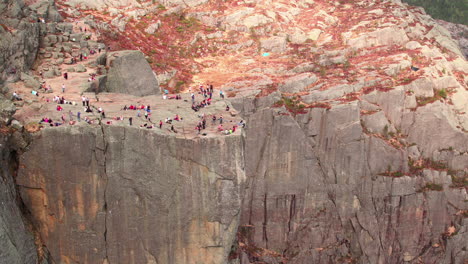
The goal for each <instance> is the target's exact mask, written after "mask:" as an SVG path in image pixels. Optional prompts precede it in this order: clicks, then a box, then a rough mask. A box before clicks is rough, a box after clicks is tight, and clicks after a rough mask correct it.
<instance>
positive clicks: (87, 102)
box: [86, 97, 89, 107]
mask: <svg viewBox="0 0 468 264" xmlns="http://www.w3.org/2000/svg"><path fill="white" fill-rule="evenodd" d="M86 106H87V107H89V97H86Z"/></svg>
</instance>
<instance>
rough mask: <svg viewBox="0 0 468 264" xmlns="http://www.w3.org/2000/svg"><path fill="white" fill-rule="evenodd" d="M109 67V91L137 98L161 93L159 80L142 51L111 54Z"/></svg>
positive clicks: (124, 51)
mask: <svg viewBox="0 0 468 264" xmlns="http://www.w3.org/2000/svg"><path fill="white" fill-rule="evenodd" d="M107 66H109V72H108V74H107V82H106V89H107V91H109V92H115V93H125V94H132V95H137V96H146V95H153V94H159V93H160V90H159V83H158V80H157V79H156V76H155V74H154V73H153V70H152V69H151V67H150V65H149V64H148V62H147V61H146V59H145V57H144V55H143V53H142V52H141V51H135V50H123V51H116V52H111V53H109V54H108V56H107Z"/></svg>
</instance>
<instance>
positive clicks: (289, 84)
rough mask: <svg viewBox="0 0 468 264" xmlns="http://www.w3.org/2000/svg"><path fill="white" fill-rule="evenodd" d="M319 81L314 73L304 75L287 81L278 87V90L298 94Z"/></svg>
mask: <svg viewBox="0 0 468 264" xmlns="http://www.w3.org/2000/svg"><path fill="white" fill-rule="evenodd" d="M317 80H318V78H317V76H315V74H313V73H302V74H298V75H296V76H294V77H291V78H288V79H286V80H285V81H284V83H283V84H281V85H280V86H279V87H278V89H279V90H280V91H281V92H283V93H298V92H301V91H304V90H305V89H306V88H307V87H309V86H310V85H311V84H314V83H315V82H316V81H317Z"/></svg>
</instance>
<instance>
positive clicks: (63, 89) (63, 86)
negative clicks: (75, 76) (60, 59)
mask: <svg viewBox="0 0 468 264" xmlns="http://www.w3.org/2000/svg"><path fill="white" fill-rule="evenodd" d="M62 93H65V84H63V83H62Z"/></svg>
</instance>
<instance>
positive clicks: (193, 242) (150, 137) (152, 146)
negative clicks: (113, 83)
mask: <svg viewBox="0 0 468 264" xmlns="http://www.w3.org/2000/svg"><path fill="white" fill-rule="evenodd" d="M126 140H131V143H130V144H122V143H123V142H126ZM50 142H54V144H50ZM64 142H75V143H76V146H75V147H74V148H73V150H72V149H68V148H61V147H59V146H60V145H61V144H65V143H64ZM241 142H242V141H241V136H229V137H218V138H206V139H202V140H201V141H200V142H198V143H195V141H192V140H190V139H187V140H186V139H183V138H175V137H174V136H170V137H168V136H167V135H163V134H161V133H157V132H156V131H149V130H146V129H145V130H142V129H139V128H136V127H134V128H132V127H116V126H102V127H101V126H94V127H91V126H75V127H61V128H53V129H44V130H42V131H41V132H40V137H36V138H35V139H34V141H33V143H32V145H30V146H29V148H28V149H29V150H28V151H27V152H26V153H25V154H24V155H22V158H21V160H20V164H22V165H21V167H22V168H24V169H21V170H20V171H19V174H18V184H19V185H20V187H19V188H20V191H21V194H22V197H23V200H24V201H25V204H26V206H27V207H28V208H30V210H31V212H32V214H33V215H32V217H33V222H34V223H35V224H36V225H37V226H41V227H42V228H40V232H41V236H42V238H43V239H44V243H45V244H46V245H47V247H48V249H49V251H50V253H51V255H52V257H53V259H54V260H55V261H57V262H60V261H62V262H63V261H66V259H69V258H70V257H73V259H74V260H75V261H76V262H80V263H84V262H86V261H89V262H90V263H101V262H103V261H104V262H106V261H108V263H120V262H124V263H130V262H132V261H135V262H138V263H155V262H152V261H155V260H156V261H157V262H158V263H159V262H161V261H164V262H165V263H166V262H167V263H207V264H219V263H225V260H226V259H227V257H228V254H229V252H230V250H231V245H232V242H233V240H234V238H235V233H236V230H237V227H238V222H239V217H238V215H239V210H240V203H241V196H240V194H241V193H240V188H241V187H242V186H243V181H244V180H245V175H244V172H243V170H242V168H243V162H242V161H241V160H242V155H243V153H242V148H241V146H242V144H241ZM54 146H56V148H54ZM51 147H52V149H51ZM219 148H224V149H225V150H226V151H223V152H212V150H213V149H219ZM45 149H49V150H52V152H50V155H52V156H50V155H47V156H48V157H47V159H49V158H53V159H55V158H63V159H65V160H69V159H70V160H73V164H74V168H76V170H73V171H70V168H69V167H67V166H66V165H65V164H66V162H54V165H51V164H49V165H47V166H44V165H45V164H47V162H46V160H45V159H46V156H45V155H39V156H37V155H38V153H44V151H45ZM89 150H94V151H92V152H89ZM85 153H87V154H85ZM210 153H211V154H210ZM135 154H137V155H135ZM140 154H141V155H140ZM208 154H210V156H207V155H208ZM33 156H34V157H35V158H34V159H36V161H38V162H33V159H31V157H33ZM41 156H42V157H43V159H42V158H41ZM37 158H38V159H39V160H37ZM155 161H158V162H155ZM142 164H145V165H144V166H142ZM33 176H34V177H33ZM57 179H61V180H60V181H57ZM67 183H72V184H67ZM49 190H54V191H49ZM38 196H39V197H41V199H39V200H37V199H36V198H37V197H38ZM59 197H61V198H59ZM45 203H47V206H45ZM177 208H178V209H177ZM59 213H60V215H62V216H63V218H60V219H58V218H43V217H42V215H44V214H45V215H59ZM143 216H144V217H143ZM123 219H127V220H125V221H122V220H123ZM52 227H54V228H52ZM201 234H203V235H201ZM122 237H126V238H125V239H122ZM76 245H80V246H76ZM189 249H190V250H191V251H195V252H203V254H201V255H198V254H195V255H191V257H190V260H187V259H186V255H185V253H184V252H185V251H186V250H189ZM106 259H107V260H106ZM172 260H173V261H172Z"/></svg>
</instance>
